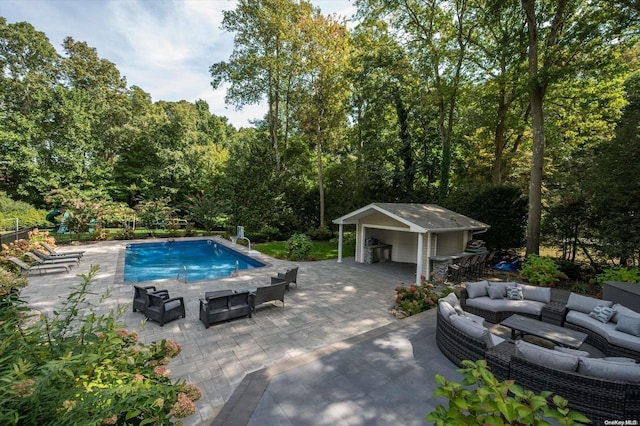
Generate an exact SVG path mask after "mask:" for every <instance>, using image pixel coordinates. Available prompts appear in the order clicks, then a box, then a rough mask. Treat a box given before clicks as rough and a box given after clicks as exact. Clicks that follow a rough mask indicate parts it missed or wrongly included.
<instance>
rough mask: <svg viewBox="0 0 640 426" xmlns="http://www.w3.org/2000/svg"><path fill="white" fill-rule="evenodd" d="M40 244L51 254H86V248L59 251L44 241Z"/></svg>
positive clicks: (77, 255)
mask: <svg viewBox="0 0 640 426" xmlns="http://www.w3.org/2000/svg"><path fill="white" fill-rule="evenodd" d="M40 245H41V246H42V247H43V248H44V249H45V250H46V251H48V252H49V255H50V256H76V257H82V256H84V250H78V251H58V250H56V249H54V248H53V247H51V246H50V245H49V244H47V243H43V242H41V243H40Z"/></svg>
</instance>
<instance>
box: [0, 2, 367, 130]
mask: <svg viewBox="0 0 640 426" xmlns="http://www.w3.org/2000/svg"><path fill="white" fill-rule="evenodd" d="M312 3H313V4H315V5H317V6H319V7H320V9H321V10H322V12H323V13H325V14H329V13H337V14H340V15H344V16H347V17H348V16H351V14H353V13H354V12H355V8H354V7H353V6H352V5H351V4H350V2H349V0H316V1H312ZM235 5H236V0H153V1H152V0H128V1H125V0H90V1H86V0H56V1H51V0H2V1H0V16H4V17H5V18H7V21H8V22H9V23H12V22H21V21H26V22H29V23H31V24H32V25H33V26H34V27H35V28H36V29H37V30H39V31H42V32H44V33H45V34H46V35H47V36H48V37H49V40H50V42H51V44H52V45H54V46H55V47H56V48H57V49H58V50H59V51H61V49H60V45H61V43H62V41H63V40H64V38H65V37H67V36H71V37H73V38H74V40H76V41H84V42H86V43H87V44H88V45H89V46H91V47H95V48H96V49H97V51H98V55H99V56H100V57H101V58H105V59H108V60H109V61H111V62H113V63H115V65H116V67H117V68H118V70H119V71H120V73H121V74H122V75H123V76H125V77H126V79H127V84H128V85H130V86H131V85H136V86H139V87H140V88H142V90H144V91H146V92H148V93H150V94H151V97H152V99H153V100H154V101H158V100H166V101H179V100H183V99H184V100H187V101H189V102H194V101H196V100H197V99H204V100H206V101H207V102H208V103H209V108H210V110H211V112H212V113H213V114H216V115H220V116H226V117H227V118H228V119H229V122H230V123H231V124H233V125H234V126H236V127H247V126H249V125H250V124H249V120H252V119H256V118H262V117H263V116H264V114H265V111H266V107H265V106H264V105H249V106H246V107H244V108H243V110H242V111H236V110H235V108H234V107H233V106H226V105H225V104H224V96H225V94H226V92H225V91H224V90H223V89H218V90H216V91H214V90H213V88H212V87H211V84H210V83H211V76H210V74H209V67H210V66H211V65H212V64H214V63H216V62H220V61H226V60H228V59H229V56H230V55H231V53H232V52H233V34H229V33H226V32H224V31H223V30H221V29H220V26H221V23H222V17H223V14H222V12H223V10H233V9H234V8H235Z"/></svg>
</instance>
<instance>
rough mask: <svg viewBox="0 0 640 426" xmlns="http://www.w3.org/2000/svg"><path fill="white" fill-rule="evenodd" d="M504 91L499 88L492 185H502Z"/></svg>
mask: <svg viewBox="0 0 640 426" xmlns="http://www.w3.org/2000/svg"><path fill="white" fill-rule="evenodd" d="M505 98H506V89H505V88H504V87H502V88H500V98H499V99H498V117H497V119H498V122H497V123H496V133H495V135H494V139H493V145H494V159H493V169H492V171H491V176H492V181H493V184H494V185H500V184H502V164H503V153H504V145H505V144H504V134H505V120H506V117H507V102H506V99H505Z"/></svg>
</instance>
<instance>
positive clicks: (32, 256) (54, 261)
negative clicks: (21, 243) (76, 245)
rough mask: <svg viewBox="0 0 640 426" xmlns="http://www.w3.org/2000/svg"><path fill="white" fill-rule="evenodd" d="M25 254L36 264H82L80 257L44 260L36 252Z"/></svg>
mask: <svg viewBox="0 0 640 426" xmlns="http://www.w3.org/2000/svg"><path fill="white" fill-rule="evenodd" d="M25 256H27V257H29V258H30V259H31V260H33V261H34V262H35V263H36V265H62V264H64V265H69V267H71V266H77V265H79V264H80V260H78V259H52V260H44V259H42V258H40V257H38V256H36V255H35V254H33V253H31V252H30V251H28V252H26V253H25Z"/></svg>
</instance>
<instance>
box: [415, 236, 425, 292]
mask: <svg viewBox="0 0 640 426" xmlns="http://www.w3.org/2000/svg"><path fill="white" fill-rule="evenodd" d="M423 246H424V234H422V233H418V249H417V250H416V251H417V252H418V254H417V256H416V257H417V258H416V284H421V283H422V282H421V281H420V276H421V275H422V250H423Z"/></svg>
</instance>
